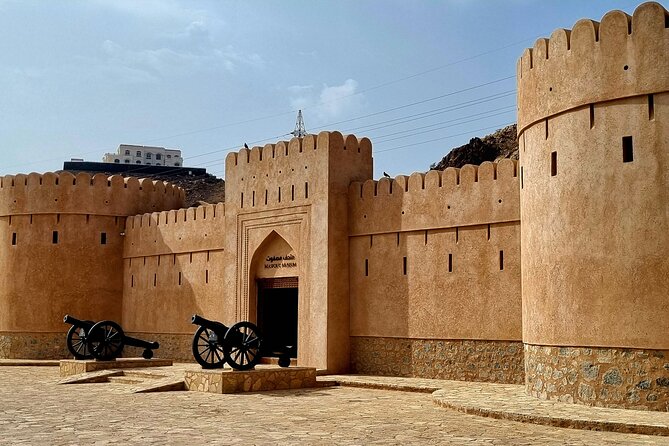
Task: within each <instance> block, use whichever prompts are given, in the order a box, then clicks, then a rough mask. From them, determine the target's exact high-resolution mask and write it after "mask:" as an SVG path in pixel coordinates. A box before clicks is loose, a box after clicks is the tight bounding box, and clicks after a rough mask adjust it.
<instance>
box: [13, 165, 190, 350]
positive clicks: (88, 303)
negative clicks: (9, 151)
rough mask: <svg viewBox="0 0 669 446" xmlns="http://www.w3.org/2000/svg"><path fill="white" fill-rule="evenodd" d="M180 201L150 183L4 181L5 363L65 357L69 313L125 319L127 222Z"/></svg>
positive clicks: (68, 177)
mask: <svg viewBox="0 0 669 446" xmlns="http://www.w3.org/2000/svg"><path fill="white" fill-rule="evenodd" d="M183 201H184V192H183V190H181V189H179V188H176V187H173V186H172V185H170V184H166V183H163V182H160V181H156V182H154V181H151V180H149V179H143V180H138V179H137V178H123V177H121V176H117V175H116V176H111V177H107V176H106V175H103V174H97V175H95V176H93V177H91V176H90V175H88V174H86V173H80V174H78V175H77V176H74V175H72V174H70V173H60V174H55V173H45V174H43V175H40V174H37V173H31V174H29V175H14V176H11V175H7V176H4V177H0V267H1V268H2V274H1V275H0V309H2V310H1V311H0V358H34V359H48V358H62V357H65V356H66V351H65V343H64V342H63V340H64V336H63V333H64V332H65V331H67V328H68V327H67V326H65V325H64V324H63V323H62V320H63V315H65V314H66V313H70V314H72V315H75V316H77V317H79V318H82V319H91V320H99V319H115V320H120V318H121V307H122V297H123V296H122V291H123V286H122V285H123V283H122V280H123V239H124V237H123V236H124V232H125V219H126V217H127V216H128V215H135V214H139V213H143V212H152V211H161V210H166V209H174V208H179V207H181V206H183Z"/></svg>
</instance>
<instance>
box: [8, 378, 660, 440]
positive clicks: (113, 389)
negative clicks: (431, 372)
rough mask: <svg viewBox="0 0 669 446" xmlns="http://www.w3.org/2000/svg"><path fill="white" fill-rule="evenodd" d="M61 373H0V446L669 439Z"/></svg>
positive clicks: (413, 403)
mask: <svg viewBox="0 0 669 446" xmlns="http://www.w3.org/2000/svg"><path fill="white" fill-rule="evenodd" d="M58 380H59V376H58V368H57V367H0V445H17V444H29V445H65V444H68V445H69V444H99V445H104V444H142V445H146V444H160V445H163V444H189V445H198V444H259V445H263V444H337V445H350V444H360V445H367V444H402V445H407V444H421V445H424V444H473V445H478V444H486V445H504V444H512V445H529V444H540V445H596V444H619V445H642V444H643V445H648V444H667V445H669V437H651V436H643V435H632V434H618V433H608V432H594V431H581V430H573V429H561V428H553V427H546V426H538V425H533V424H523V423H516V422H513V421H504V420H494V419H490V418H482V417H477V416H473V415H465V414H461V413H459V412H454V411H450V410H447V409H443V408H439V407H437V406H435V405H434V404H433V403H432V400H431V398H430V395H429V394H425V393H408V392H397V391H387V390H372V389H361V388H350V387H327V388H322V389H314V390H302V391H282V392H268V393H256V394H237V395H214V394H207V393H198V392H168V393H153V394H130V393H127V389H126V388H125V387H124V385H123V384H115V383H104V384H80V385H67V386H65V385H56V382H57V381H58Z"/></svg>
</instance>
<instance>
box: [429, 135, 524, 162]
mask: <svg viewBox="0 0 669 446" xmlns="http://www.w3.org/2000/svg"><path fill="white" fill-rule="evenodd" d="M503 158H511V159H514V160H517V159H518V141H517V140H516V124H513V125H510V126H508V127H504V128H503V129H499V130H497V131H496V132H495V133H492V134H490V135H487V136H484V137H483V138H472V139H470V140H469V142H468V143H467V144H465V145H463V146H460V147H455V148H454V149H452V150H451V151H450V152H448V154H447V155H446V156H445V157H443V158H442V159H441V161H439V162H437V163H434V164H432V165H431V166H430V169H432V170H444V169H446V168H447V167H462V166H464V165H465V164H475V165H479V164H481V163H482V162H484V161H496V160H500V159H503Z"/></svg>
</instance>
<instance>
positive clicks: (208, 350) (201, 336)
mask: <svg viewBox="0 0 669 446" xmlns="http://www.w3.org/2000/svg"><path fill="white" fill-rule="evenodd" d="M193 356H194V357H195V360H196V361H197V363H198V364H200V365H201V366H202V368H203V369H221V368H223V366H224V365H225V353H224V352H223V347H222V346H221V344H220V343H219V339H218V336H216V333H214V331H213V330H210V329H208V328H205V327H202V326H200V327H198V328H197V330H196V331H195V335H194V336H193Z"/></svg>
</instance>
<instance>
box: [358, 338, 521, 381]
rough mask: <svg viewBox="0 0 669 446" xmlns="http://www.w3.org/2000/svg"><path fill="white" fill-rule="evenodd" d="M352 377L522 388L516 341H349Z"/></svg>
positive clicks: (519, 353)
mask: <svg viewBox="0 0 669 446" xmlns="http://www.w3.org/2000/svg"><path fill="white" fill-rule="evenodd" d="M351 369H352V373H361V374H370V375H384V376H406V377H421V378H432V379H450V380H458V381H484V382H496V383H506V384H522V383H523V382H524V379H525V377H524V372H523V346H522V343H520V342H516V341H473V340H439V339H406V338H381V337H359V336H354V337H351Z"/></svg>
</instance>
